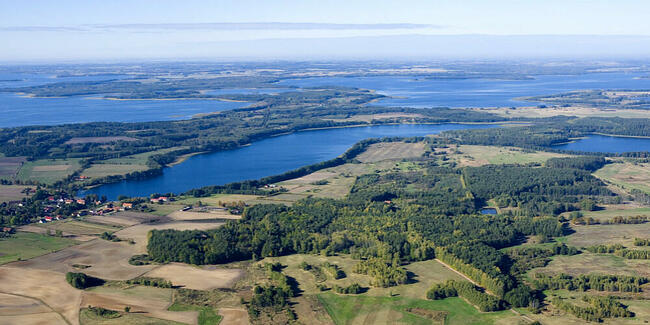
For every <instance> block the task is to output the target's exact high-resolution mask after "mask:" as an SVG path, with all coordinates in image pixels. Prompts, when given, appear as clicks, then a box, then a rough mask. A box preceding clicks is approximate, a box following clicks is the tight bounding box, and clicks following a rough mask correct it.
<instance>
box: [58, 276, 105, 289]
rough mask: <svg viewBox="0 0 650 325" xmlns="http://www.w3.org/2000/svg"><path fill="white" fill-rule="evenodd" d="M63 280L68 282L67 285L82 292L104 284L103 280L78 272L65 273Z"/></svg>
mask: <svg viewBox="0 0 650 325" xmlns="http://www.w3.org/2000/svg"><path fill="white" fill-rule="evenodd" d="M65 280H66V281H68V283H69V284H70V285H71V286H73V287H74V288H77V289H82V290H83V289H86V288H90V287H95V286H100V285H102V284H104V280H102V279H99V278H95V277H92V276H89V275H86V274H84V273H80V272H79V273H77V272H68V273H66V275H65Z"/></svg>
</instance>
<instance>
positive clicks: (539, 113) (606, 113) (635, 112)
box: [475, 105, 650, 118]
mask: <svg viewBox="0 0 650 325" xmlns="http://www.w3.org/2000/svg"><path fill="white" fill-rule="evenodd" d="M475 110H477V111H483V112H488V113H493V114H497V115H501V116H505V117H533V118H535V117H540V118H542V117H551V116H559V115H565V116H578V117H587V116H599V117H624V118H650V111H648V110H644V109H624V108H623V109H615V108H608V109H601V108H594V107H587V106H586V105H580V106H570V107H557V106H551V107H546V108H539V107H536V106H531V107H517V108H515V109H511V108H509V107H501V108H477V109H475Z"/></svg>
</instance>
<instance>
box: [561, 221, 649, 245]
mask: <svg viewBox="0 0 650 325" xmlns="http://www.w3.org/2000/svg"><path fill="white" fill-rule="evenodd" d="M572 228H573V230H575V233H574V234H571V235H570V236H569V237H568V239H567V243H568V244H570V245H573V246H578V247H586V246H593V245H601V244H605V245H609V244H622V245H623V246H626V247H629V248H633V247H634V245H633V242H634V238H635V237H636V238H648V237H650V223H642V224H637V225H591V226H573V227H572Z"/></svg>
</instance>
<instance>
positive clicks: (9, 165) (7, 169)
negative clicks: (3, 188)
mask: <svg viewBox="0 0 650 325" xmlns="http://www.w3.org/2000/svg"><path fill="white" fill-rule="evenodd" d="M25 161H26V159H25V157H0V179H14V178H15V177H16V174H17V173H18V170H19V169H20V167H21V166H22V165H23V163H24V162H25Z"/></svg>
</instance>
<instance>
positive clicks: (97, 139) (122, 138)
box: [65, 136, 138, 144]
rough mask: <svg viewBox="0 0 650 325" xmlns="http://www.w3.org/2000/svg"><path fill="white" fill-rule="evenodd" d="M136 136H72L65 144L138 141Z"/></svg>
mask: <svg viewBox="0 0 650 325" xmlns="http://www.w3.org/2000/svg"><path fill="white" fill-rule="evenodd" d="M137 140H138V139H136V138H131V137H125V136H117V137H78V138H72V139H70V140H68V141H66V142H65V144H82V143H111V142H117V141H137Z"/></svg>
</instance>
